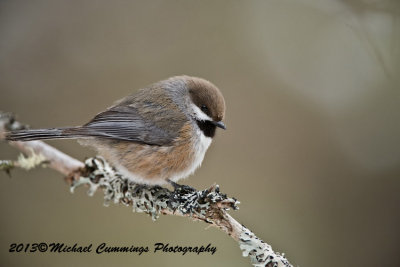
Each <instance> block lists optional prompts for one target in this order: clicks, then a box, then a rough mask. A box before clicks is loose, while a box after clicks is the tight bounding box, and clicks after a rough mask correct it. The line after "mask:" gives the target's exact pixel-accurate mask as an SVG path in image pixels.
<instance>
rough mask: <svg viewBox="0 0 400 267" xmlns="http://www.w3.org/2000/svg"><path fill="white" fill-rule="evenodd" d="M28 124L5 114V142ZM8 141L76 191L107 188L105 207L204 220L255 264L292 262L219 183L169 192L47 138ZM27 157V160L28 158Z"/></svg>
mask: <svg viewBox="0 0 400 267" xmlns="http://www.w3.org/2000/svg"><path fill="white" fill-rule="evenodd" d="M24 127H25V126H23V125H22V124H20V123H18V122H17V121H15V119H14V117H13V116H12V115H11V114H9V113H4V112H0V140H4V138H5V132H7V131H11V130H18V129H23V128H24ZM9 144H10V145H12V146H14V147H16V148H17V149H19V150H21V151H22V152H24V153H25V154H27V155H28V156H29V157H30V158H32V162H34V163H31V164H28V166H29V168H31V167H32V166H34V165H35V164H36V165H41V164H42V163H43V161H47V162H48V163H49V167H50V168H52V169H54V170H56V171H58V172H60V173H62V174H63V175H65V176H67V180H68V181H69V182H70V184H71V187H70V189H71V192H73V191H74V190H75V188H77V187H78V186H80V185H82V184H87V185H88V186H89V194H90V195H93V194H94V193H95V192H96V191H97V190H98V189H102V190H103V193H104V199H105V204H106V205H107V204H109V203H110V202H114V203H122V204H124V205H127V206H132V207H133V209H134V211H136V212H144V213H147V214H149V215H150V216H151V217H152V219H153V220H156V219H157V218H158V217H159V215H160V214H165V215H167V214H168V215H178V216H184V217H189V218H191V219H193V220H200V221H204V222H206V223H208V224H210V225H211V226H215V227H217V228H219V229H221V230H222V231H224V232H225V233H227V234H228V235H230V236H231V237H232V238H233V239H234V240H236V241H237V242H238V243H239V246H240V249H241V250H242V253H243V256H249V257H250V260H251V263H252V264H253V265H254V266H256V267H261V266H268V267H290V266H292V265H291V264H290V263H289V261H288V260H287V259H286V258H285V256H284V254H279V253H277V252H274V251H273V250H272V248H271V246H270V245H268V244H267V243H265V242H264V241H262V240H261V239H259V238H257V237H256V236H255V235H254V233H252V232H251V231H250V230H249V229H247V228H246V227H245V226H243V225H242V224H240V223H239V222H238V221H236V220H235V219H234V218H233V217H232V216H230V215H229V214H228V213H227V210H229V209H234V210H236V209H238V206H237V205H238V204H239V201H237V200H236V199H235V198H230V197H228V196H227V195H225V194H222V193H220V191H219V186H218V185H213V186H211V187H210V188H208V189H205V190H201V191H197V190H196V189H194V188H192V187H189V186H186V185H182V186H177V187H176V188H175V190H174V191H170V190H168V189H167V188H163V187H160V186H148V185H141V184H136V183H133V182H131V181H129V180H127V179H125V178H124V177H123V176H122V175H121V174H119V173H118V172H117V171H116V170H115V169H114V168H113V167H112V166H110V165H109V164H108V163H107V162H106V161H105V160H104V159H103V158H101V157H94V158H89V159H87V160H86V161H85V163H82V162H80V161H78V160H76V159H74V158H72V157H70V156H68V155H66V154H64V153H63V152H61V151H59V150H57V149H55V148H54V147H52V146H50V145H47V144H46V143H44V142H42V141H30V142H9ZM38 158H39V159H40V160H38ZM28 159H29V158H28ZM24 160H25V161H27V158H24ZM28 162H29V160H28ZM24 166H25V165H24V164H21V162H20V160H18V161H17V162H13V161H0V169H3V170H6V171H9V170H10V169H11V168H13V167H22V168H26V167H24Z"/></svg>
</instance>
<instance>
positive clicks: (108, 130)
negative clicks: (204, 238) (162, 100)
mask: <svg viewBox="0 0 400 267" xmlns="http://www.w3.org/2000/svg"><path fill="white" fill-rule="evenodd" d="M165 120H168V116H167V117H165ZM76 133H78V134H82V135H84V136H93V137H100V138H107V139H114V140H123V141H131V142H137V143H143V144H149V145H159V146H161V145H168V144H170V143H172V141H173V140H174V139H175V138H176V137H177V134H178V133H177V132H176V131H175V132H171V131H167V130H166V129H164V128H163V127H160V126H158V125H156V123H154V122H153V120H151V119H150V120H149V119H144V118H143V116H141V115H140V113H139V112H138V110H137V109H136V108H135V107H132V106H126V105H123V106H114V107H112V108H110V109H108V110H106V111H104V112H102V113H99V114H98V115H96V116H95V117H94V118H93V119H92V120H91V121H90V122H89V123H87V124H85V125H83V126H82V127H79V128H78V129H76Z"/></svg>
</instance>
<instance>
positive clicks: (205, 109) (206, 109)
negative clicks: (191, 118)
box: [201, 105, 208, 114]
mask: <svg viewBox="0 0 400 267" xmlns="http://www.w3.org/2000/svg"><path fill="white" fill-rule="evenodd" d="M201 110H202V111H203V112H204V113H206V114H207V113H208V107H207V106H206V105H201Z"/></svg>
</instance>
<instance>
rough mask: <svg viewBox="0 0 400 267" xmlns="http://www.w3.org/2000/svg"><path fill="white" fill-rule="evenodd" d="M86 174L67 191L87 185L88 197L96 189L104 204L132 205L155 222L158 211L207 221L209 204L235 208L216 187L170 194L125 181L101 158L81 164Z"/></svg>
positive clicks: (181, 187)
mask: <svg viewBox="0 0 400 267" xmlns="http://www.w3.org/2000/svg"><path fill="white" fill-rule="evenodd" d="M85 166H86V170H87V174H85V173H83V176H82V177H81V178H80V179H79V180H78V181H75V182H74V183H72V185H71V191H72V192H73V191H74V190H75V188H76V187H78V186H80V185H82V184H88V185H89V191H88V194H89V195H93V194H94V193H95V192H96V191H97V189H98V188H101V189H102V190H103V192H104V200H105V205H107V206H108V205H109V203H110V202H114V203H122V204H125V205H132V206H133V211H135V212H144V213H147V214H149V215H150V216H151V218H152V219H153V220H156V219H157V218H158V217H159V215H160V213H161V211H163V210H169V211H171V212H179V213H181V214H183V215H191V216H195V217H196V218H198V219H203V220H205V221H207V222H209V219H208V218H207V216H206V214H207V213H208V212H209V208H210V206H211V205H215V204H217V203H221V204H223V205H222V207H223V208H224V209H225V210H227V209H229V208H232V209H238V207H237V205H238V204H239V201H237V200H236V199H234V198H229V197H227V196H226V195H225V194H222V193H220V192H219V187H218V186H217V185H216V186H213V187H211V188H209V189H205V190H202V191H197V190H196V189H194V188H192V187H189V186H186V185H179V186H177V187H176V188H175V190H174V191H170V190H168V189H167V188H164V187H160V186H149V185H141V184H136V183H134V182H131V181H129V180H128V179H125V178H124V177H123V176H122V175H121V174H119V173H118V172H117V171H116V170H115V169H114V168H113V167H111V166H110V165H109V164H108V163H107V162H106V161H105V160H104V159H103V158H102V157H94V158H89V159H87V160H86V161H85Z"/></svg>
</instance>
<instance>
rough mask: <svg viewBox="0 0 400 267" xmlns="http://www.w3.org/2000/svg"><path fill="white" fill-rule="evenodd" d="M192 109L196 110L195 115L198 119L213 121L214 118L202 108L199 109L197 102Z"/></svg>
mask: <svg viewBox="0 0 400 267" xmlns="http://www.w3.org/2000/svg"><path fill="white" fill-rule="evenodd" d="M192 109H193V112H194V116H195V117H196V119H197V120H199V121H212V119H211V118H210V117H209V116H208V115H207V114H205V113H204V112H203V111H202V110H201V109H199V107H198V106H196V105H195V104H192Z"/></svg>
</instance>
